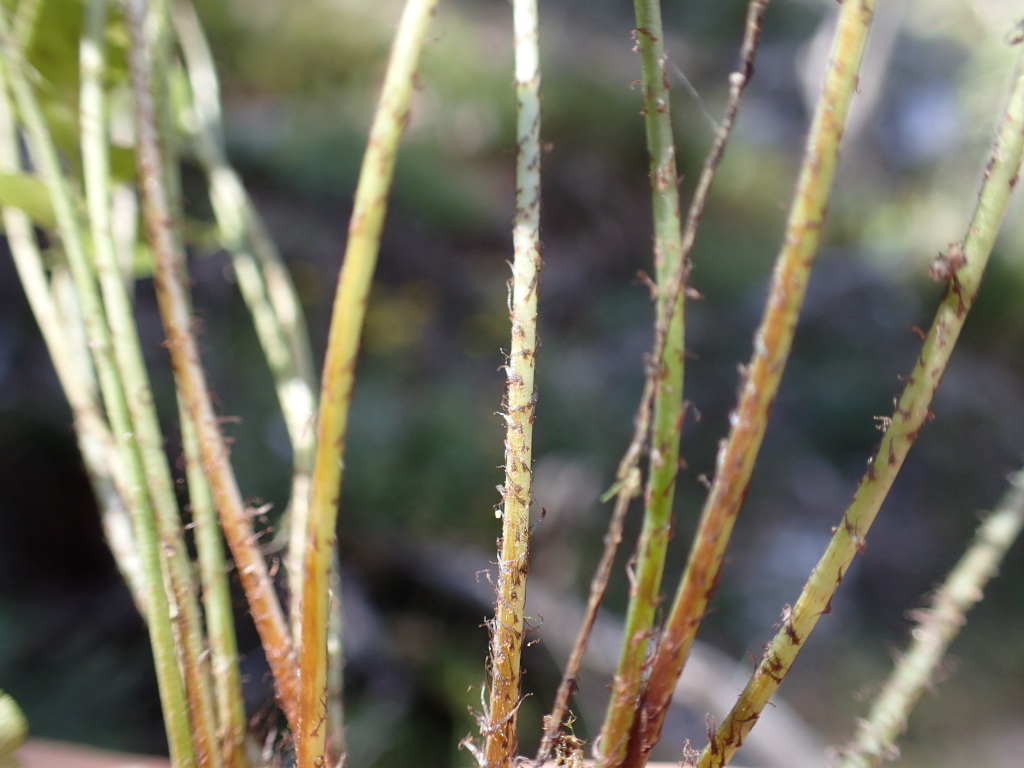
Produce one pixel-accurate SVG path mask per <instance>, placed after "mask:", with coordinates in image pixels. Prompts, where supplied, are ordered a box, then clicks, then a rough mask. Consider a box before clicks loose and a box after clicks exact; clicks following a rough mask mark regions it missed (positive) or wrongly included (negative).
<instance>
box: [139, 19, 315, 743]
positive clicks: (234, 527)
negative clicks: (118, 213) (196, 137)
mask: <svg viewBox="0 0 1024 768" xmlns="http://www.w3.org/2000/svg"><path fill="white" fill-rule="evenodd" d="M146 7H147V3H146V2H145V0H128V2H127V3H126V4H125V9H126V18H127V20H128V30H129V35H130V39H131V45H130V49H129V65H130V69H131V75H132V85H133V96H134V99H135V113H136V133H137V149H136V162H137V163H138V167H139V183H140V188H141V193H142V208H143V215H144V219H145V224H146V233H147V237H148V240H149V242H150V246H151V247H152V249H153V253H154V256H155V260H156V273H155V275H154V285H155V288H156V294H157V302H158V304H159V307H160V315H161V318H162V319H163V323H164V330H165V332H166V334H167V344H168V349H169V351H170V354H171V363H172V366H173V368H174V374H175V381H176V383H177V386H178V391H179V394H180V396H181V399H182V401H183V402H184V403H185V404H186V406H187V409H188V411H189V414H190V416H191V418H192V420H193V422H194V424H195V428H196V431H197V434H198V437H199V447H200V452H201V455H202V462H203V469H204V471H205V473H206V476H207V480H208V481H209V483H210V489H211V491H212V493H213V497H214V500H215V502H216V505H217V510H218V512H219V514H220V519H221V525H222V527H223V530H224V535H225V538H226V539H227V541H228V545H229V547H230V548H231V551H232V554H233V555H234V559H235V564H236V567H237V569H238V574H239V576H240V578H241V581H242V586H243V588H244V590H245V593H246V597H247V599H248V603H249V609H250V612H251V614H252V617H253V621H254V622H255V624H256V628H257V631H258V632H259V634H260V639H261V641H262V643H263V648H264V651H265V652H266V655H267V661H268V664H269V666H270V669H271V672H272V674H273V677H274V684H275V690H276V694H277V700H278V703H279V705H280V706H281V708H282V710H283V711H284V713H285V716H286V718H287V719H288V722H289V723H295V721H296V701H297V698H298V696H297V690H296V688H297V683H298V675H297V673H296V668H295V659H294V654H293V651H292V643H291V637H290V635H289V633H288V629H287V626H286V624H285V621H284V616H283V612H282V610H281V605H280V603H279V602H278V599H277V595H276V593H275V592H274V585H273V581H272V579H271V578H270V575H269V573H268V571H267V566H266V563H265V561H264V559H263V554H262V552H261V551H260V548H259V545H258V544H257V542H256V538H255V535H254V534H253V531H252V521H251V517H250V515H249V514H248V512H247V510H246V508H245V504H244V503H243V501H242V495H241V492H240V491H239V489H238V485H237V482H236V480H235V477H234V473H233V471H232V469H231V465H230V461H229V456H228V449H227V446H226V444H225V442H224V438H223V436H222V435H221V432H220V426H219V424H218V423H217V417H216V414H215V412H214V410H213V404H212V402H211V400H210V394H209V388H208V387H207V384H206V376H205V373H204V371H203V368H202V364H201V362H200V358H199V352H198V349H197V346H196V341H195V337H194V336H193V334H192V330H191V323H192V319H191V313H190V310H189V301H188V296H187V292H186V289H185V286H184V284H183V276H182V272H183V265H184V256H183V254H182V253H181V252H180V251H179V249H178V246H177V244H176V242H175V238H174V235H173V233H172V231H171V218H170V216H171V214H170V211H171V204H170V201H169V200H168V198H167V188H166V187H165V184H164V161H163V159H162V156H161V151H160V146H159V133H158V130H157V125H156V112H155V109H154V105H153V95H152V80H153V76H152V69H151V62H150V57H149V54H148V51H147V46H146V36H145V31H144V29H145V19H146Z"/></svg>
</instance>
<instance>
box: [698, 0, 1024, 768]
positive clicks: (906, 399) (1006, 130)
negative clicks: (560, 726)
mask: <svg viewBox="0 0 1024 768" xmlns="http://www.w3.org/2000/svg"><path fill="white" fill-rule="evenodd" d="M850 3H851V0H847V3H846V5H849V4H850ZM846 5H844V10H845V8H846ZM1022 151H1024V69H1021V68H1020V67H1018V72H1017V75H1016V80H1015V83H1014V86H1013V90H1012V93H1011V95H1010V100H1009V104H1008V106H1007V108H1006V113H1005V114H1004V116H1003V118H1002V121H1001V124H1000V125H999V129H998V134H997V138H996V142H995V145H994V146H993V150H992V154H991V156H990V158H989V161H988V163H987V164H986V166H985V176H984V180H983V182H982V186H981V193H980V195H979V199H978V205H977V208H976V209H975V212H974V217H973V218H972V220H971V222H970V225H969V226H968V228H967V234H966V236H965V237H964V240H963V243H954V244H952V245H951V246H950V247H949V250H948V252H947V253H946V254H945V255H944V256H943V257H941V258H940V260H939V261H938V262H937V263H936V269H935V273H936V274H939V275H948V276H949V284H948V287H947V289H946V295H945V296H944V297H943V299H942V302H941V304H940V305H939V309H938V312H937V313H936V315H935V319H934V320H933V322H932V325H931V329H930V330H929V332H928V335H927V337H926V339H925V342H924V346H923V348H922V350H921V356H920V357H919V358H918V361H917V364H916V365H915V366H914V369H913V371H912V372H911V374H910V376H909V377H908V378H907V380H906V387H905V389H904V390H903V393H902V394H901V395H900V397H899V400H898V402H897V404H896V409H895V411H894V412H893V414H892V416H891V417H890V418H889V419H888V420H887V426H886V430H885V434H884V436H883V437H882V442H881V444H880V445H879V447H878V450H877V451H876V452H875V455H874V456H873V457H872V459H871V462H870V464H869V467H868V471H867V473H866V474H865V475H864V477H863V478H861V481H860V484H859V486H858V487H857V492H856V494H855V495H854V498H853V501H852V502H851V504H850V506H849V507H848V508H847V510H846V513H845V514H844V515H843V518H842V520H841V521H840V523H839V526H838V527H837V528H836V532H835V535H834V536H833V537H832V541H831V542H830V544H829V546H828V548H827V549H826V550H825V553H824V555H822V558H821V560H819V561H818V564H817V566H815V568H814V571H813V572H812V573H811V576H810V579H808V581H807V584H806V585H805V586H804V589H803V592H802V593H801V594H800V598H799V599H798V600H797V603H796V605H795V606H793V608H792V610H787V611H785V613H784V615H783V618H782V622H781V625H780V629H779V631H778V633H777V634H776V635H775V637H774V639H773V640H772V642H771V644H770V645H769V646H768V647H767V649H766V650H765V653H764V656H763V658H762V659H761V662H760V664H759V665H758V668H757V670H756V671H755V673H754V676H753V677H752V678H751V679H750V681H749V682H748V683H747V686H746V687H745V688H744V689H743V692H742V694H741V695H740V698H739V700H738V701H737V702H736V705H735V706H734V707H733V709H732V711H731V712H730V713H729V715H728V717H727V718H726V719H725V721H724V722H723V723H722V725H721V727H720V728H719V729H718V731H717V732H716V733H715V735H714V737H713V738H712V740H711V743H710V744H709V745H708V747H707V748H706V749H705V750H704V752H703V753H702V755H701V759H700V766H701V768H716V767H717V766H722V765H725V764H726V763H727V762H728V760H729V759H730V758H731V757H732V755H733V753H734V752H735V751H736V749H737V748H738V746H739V744H740V743H741V742H742V741H743V739H744V737H745V736H746V734H747V732H748V731H749V730H750V729H751V728H752V727H753V725H754V723H755V722H756V721H757V719H758V717H760V715H761V712H762V710H763V709H764V707H765V706H766V705H767V703H768V701H769V699H770V698H771V696H772V695H773V694H774V692H775V690H776V689H777V688H778V686H779V683H780V682H781V681H782V679H783V678H784V677H785V675H786V673H787V672H788V671H789V669H790V667H791V666H792V664H793V661H794V660H795V659H796V656H797V654H798V653H799V652H800V648H801V647H802V646H803V644H804V643H805V642H806V641H807V638H808V636H809V635H810V634H811V632H812V631H813V630H814V627H815V626H816V625H817V623H818V619H820V618H821V617H822V616H823V615H824V614H826V613H828V612H829V610H830V606H831V600H832V595H833V594H834V592H835V590H836V589H837V588H838V587H839V584H840V583H841V582H842V580H843V576H844V575H845V574H846V570H847V568H849V567H850V563H851V562H852V561H853V558H854V557H855V556H856V554H857V553H858V552H859V551H862V550H863V549H864V548H865V547H866V538H867V534H868V529H869V528H870V527H871V524H872V523H873V522H874V519H875V517H876V515H877V514H878V509H879V507H880V506H881V504H882V502H883V501H884V500H885V497H886V494H888V492H889V489H890V488H891V487H892V483H893V481H894V480H895V478H896V474H897V473H898V472H899V469H900V467H901V466H902V465H903V461H904V459H906V457H907V453H908V452H909V451H910V446H911V445H912V444H913V443H914V440H915V439H916V438H917V435H918V433H920V431H921V429H923V428H924V425H925V423H926V422H927V421H928V420H929V419H930V418H931V417H932V413H931V410H930V405H931V401H932V396H933V395H934V394H935V390H936V389H937V388H938V386H939V381H940V380H941V378H942V374H943V372H944V371H945V369H946V364H947V362H948V361H949V358H950V355H951V354H952V352H953V347H954V345H955V344H956V340H957V337H958V336H959V334H960V330H961V328H962V327H963V324H964V320H965V319H966V318H967V312H968V310H969V309H970V308H971V305H972V304H973V303H974V299H975V297H976V296H977V293H978V288H979V286H980V284H981V276H982V273H983V272H984V269H985V265H986V264H987V263H988V259H989V255H990V254H991V251H992V245H993V243H994V242H995V238H996V233H997V232H998V230H999V226H1000V223H1001V222H1002V220H1003V216H1004V214H1005V212H1006V206H1007V203H1008V201H1009V198H1010V192H1011V191H1012V189H1013V186H1014V184H1015V183H1016V181H1017V173H1018V170H1019V168H1020V164H1021V157H1022Z"/></svg>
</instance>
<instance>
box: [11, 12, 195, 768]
mask: <svg viewBox="0 0 1024 768" xmlns="http://www.w3.org/2000/svg"><path fill="white" fill-rule="evenodd" d="M0 36H2V37H4V38H5V39H10V27H9V24H8V21H7V16H6V13H0ZM2 49H3V59H4V67H5V69H6V71H7V74H8V77H9V79H10V85H11V89H12V91H13V93H14V97H15V100H16V102H17V105H18V110H19V112H20V114H21V116H22V120H23V121H24V125H25V130H26V136H27V140H28V145H29V150H30V154H31V156H32V158H33V161H34V162H35V164H36V166H37V167H38V169H39V173H40V176H41V177H42V179H43V181H44V182H45V184H46V186H47V188H48V189H49V192H50V200H51V203H52V206H53V210H54V214H55V217H56V220H57V229H58V232H59V234H60V237H61V241H62V243H63V246H64V253H65V255H66V257H67V260H68V265H69V267H70V270H71V274H72V277H73V280H74V283H75V290H76V293H77V297H78V300H79V302H80V303H81V308H82V314H83V320H84V324H85V327H86V333H87V336H88V341H89V347H90V350H91V352H92V355H93V357H94V360H95V369H96V371H97V373H98V376H99V383H100V388H101V391H102V393H103V401H104V405H105V407H106V410H107V413H108V415H109V417H110V421H111V426H112V428H113V432H114V434H115V435H118V436H120V439H119V441H118V442H119V447H120V450H121V455H122V457H123V460H124V463H125V468H126V488H127V490H128V492H129V497H128V499H127V501H128V503H129V508H130V510H131V514H132V519H133V525H134V528H135V537H136V542H137V544H138V548H139V555H140V560H141V565H142V569H143V572H144V574H145V576H144V580H145V584H146V586H145V590H146V594H145V598H144V603H145V605H146V610H147V613H146V616H147V618H148V621H149V626H150V632H151V637H152V641H153V642H152V648H153V658H154V662H155V664H156V669H157V679H158V684H159V689H160V696H161V702H162V704H163V710H164V720H165V723H166V725H167V729H168V740H169V743H170V748H171V758H172V760H173V762H174V765H175V768H179V767H181V766H191V765H195V762H196V758H197V755H196V752H195V750H194V747H193V744H192V740H191V734H190V728H189V722H188V714H189V710H188V705H187V702H186V691H185V687H184V684H183V681H182V679H181V676H180V674H179V671H178V667H177V660H176V658H175V653H174V649H175V642H174V630H173V627H172V626H171V611H170V607H169V605H168V597H167V591H166V590H167V584H166V583H165V579H164V575H163V572H162V567H161V558H160V553H161V551H162V548H163V542H162V541H161V540H160V534H159V533H158V530H157V525H156V521H155V516H154V511H153V507H152V505H151V500H150V498H149V496H148V495H147V492H146V476H145V475H146V473H145V468H144V466H143V461H142V457H141V456H140V451H139V446H138V445H137V444H136V442H135V438H134V437H133V435H134V428H133V424H132V418H131V415H130V410H129V403H128V397H127V395H126V392H125V384H124V382H123V381H122V379H121V375H120V373H119V370H118V366H117V361H116V357H115V354H114V347H113V340H112V339H111V331H110V327H109V325H108V320H107V317H106V314H105V312H104V307H103V301H102V299H101V297H100V292H99V289H98V287H97V285H96V275H95V272H94V270H93V268H92V265H91V263H90V260H89V258H88V256H87V254H86V249H85V244H84V240H83V236H82V232H81V223H80V221H79V219H78V217H77V216H76V214H75V210H74V203H73V194H72V191H71V188H70V185H69V182H68V180H67V178H65V176H64V174H63V171H62V169H61V165H60V160H59V158H58V156H57V150H56V147H55V146H54V143H53V140H52V138H51V136H50V132H49V129H48V128H47V126H46V123H45V120H44V118H43V116H42V112H41V109H40V106H39V104H38V102H37V101H36V98H35V95H34V94H33V92H32V89H31V87H30V85H29V83H28V79H27V77H26V76H25V73H24V62H23V60H22V54H21V50H20V48H18V47H16V46H13V45H6V46H2Z"/></svg>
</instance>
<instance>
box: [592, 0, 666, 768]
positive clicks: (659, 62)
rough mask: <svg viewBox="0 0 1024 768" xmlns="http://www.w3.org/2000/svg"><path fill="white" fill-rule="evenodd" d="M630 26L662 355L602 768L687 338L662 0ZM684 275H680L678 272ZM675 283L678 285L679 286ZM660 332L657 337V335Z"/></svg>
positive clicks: (653, 559) (626, 671) (657, 521)
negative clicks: (640, 93) (637, 66)
mask: <svg viewBox="0 0 1024 768" xmlns="http://www.w3.org/2000/svg"><path fill="white" fill-rule="evenodd" d="M634 7H635V11H636V24H637V28H636V30H635V31H634V33H633V34H634V38H635V40H636V47H637V50H639V52H640V59H641V68H642V72H643V79H642V83H643V89H644V105H643V114H644V121H645V125H646V131H647V151H648V154H649V156H650V168H649V172H650V184H651V202H652V208H653V217H654V266H655V274H656V278H657V286H658V296H657V318H658V321H657V322H658V328H659V336H660V337H661V338H659V339H658V340H657V342H656V343H658V344H660V345H662V350H663V351H662V354H661V355H660V357H659V358H658V359H656V360H654V361H653V362H652V365H653V366H654V370H653V371H652V373H651V374H649V375H650V376H651V377H653V379H654V382H655V389H654V394H653V398H654V400H653V403H654V404H653V418H652V422H651V424H652V428H651V437H650V446H649V449H648V456H649V471H648V472H649V474H648V480H647V486H646V489H645V492H644V519H643V527H642V529H641V532H640V540H639V542H638V543H637V552H636V568H635V572H634V574H633V576H632V577H631V580H630V599H629V608H628V610H627V613H626V628H625V634H624V637H623V643H622V651H621V653H620V656H619V662H618V666H617V668H616V670H615V677H614V679H613V681H612V692H611V698H610V700H609V702H608V710H607V713H606V715H605V721H604V725H603V727H602V729H601V735H600V737H599V738H598V740H597V743H596V744H595V747H594V756H595V758H596V760H597V765H598V766H600V767H601V768H608V767H609V766H617V765H620V764H621V763H622V761H623V759H624V758H625V756H626V748H627V745H628V741H629V732H630V729H631V727H632V725H633V718H634V717H635V715H636V712H637V702H638V699H639V695H640V689H641V686H642V684H643V668H644V661H645V659H646V658H647V653H648V646H649V640H650V636H651V633H652V628H653V624H654V613H655V609H656V608H657V605H658V603H659V601H660V590H661V577H662V574H663V572H664V569H665V554H666V551H667V548H668V541H669V536H670V533H671V528H672V503H673V500H674V498H675V485H676V476H677V474H678V471H679V438H680V434H681V431H682V422H683V415H684V406H683V374H684V363H683V359H684V337H685V324H684V323H685V321H684V312H685V296H686V293H685V291H684V290H681V289H677V290H673V287H672V286H673V285H674V284H676V283H677V282H678V278H677V275H685V262H684V255H683V243H682V231H681V230H682V218H681V214H680V204H679V178H678V171H677V168H676V149H675V144H674V141H673V138H672V113H671V107H670V98H669V90H668V73H667V71H666V63H667V54H666V52H665V42H664V31H663V28H662V22H661V4H660V0H635V3H634ZM684 279H685V277H684ZM680 287H681V286H680ZM662 338H663V341H662Z"/></svg>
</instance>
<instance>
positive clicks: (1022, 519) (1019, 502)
mask: <svg viewBox="0 0 1024 768" xmlns="http://www.w3.org/2000/svg"><path fill="white" fill-rule="evenodd" d="M1022 527H1024V474H1021V473H1020V472H1018V473H1017V474H1015V475H1014V476H1013V477H1011V478H1010V488H1009V490H1008V491H1007V492H1006V494H1005V495H1004V496H1003V498H1002V500H1001V501H1000V502H999V505H998V506H997V507H996V509H995V511H994V512H992V514H990V515H988V516H987V517H986V518H985V520H984V521H983V522H982V523H981V525H980V526H979V527H978V531H977V533H976V534H975V536H974V541H972V542H971V544H970V546H969V547H968V548H967V551H966V552H964V555H963V557H961V558H960V561H959V562H958V563H957V564H956V567H955V568H953V570H952V571H951V572H950V574H949V576H948V577H947V578H946V581H945V583H944V584H943V585H942V586H941V587H939V589H938V591H937V592H936V593H935V597H934V598H933V599H932V602H931V606H929V607H928V608H926V609H924V610H921V611H917V612H916V616H915V617H916V619H917V626H915V627H914V629H913V631H912V632H911V637H912V638H913V640H912V642H911V644H910V647H908V648H907V651H906V653H904V654H903V655H902V656H901V657H900V658H899V660H898V661H897V662H896V667H895V668H894V669H893V672H892V674H891V675H890V676H889V679H888V680H887V681H886V682H885V685H883V686H882V690H881V692H880V693H879V694H878V696H877V698H876V699H875V701H874V703H873V704H872V705H871V712H870V714H868V716H867V718H865V719H864V720H861V721H859V723H858V725H857V733H856V735H855V736H854V739H853V742H852V743H851V744H850V745H849V746H848V747H846V748H845V749H844V750H843V753H842V758H841V760H840V762H839V766H838V768H870V767H871V766H877V765H880V764H881V763H882V761H883V760H886V759H891V756H892V755H893V754H894V753H896V752H898V750H897V749H896V747H895V744H896V739H897V738H898V737H899V735H900V734H901V733H903V731H905V730H906V728H907V718H908V717H909V716H910V712H911V711H912V710H913V709H914V706H915V705H916V704H917V702H918V700H919V699H920V698H921V694H922V693H923V692H924V691H925V689H926V688H927V687H928V686H929V685H930V684H931V683H932V680H933V677H934V675H935V672H936V670H937V669H938V668H939V664H940V663H941V662H942V657H943V656H944V655H945V653H946V650H947V649H948V648H949V644H950V643H951V642H952V641H953V640H954V639H955V638H956V636H957V635H958V634H959V633H960V630H961V628H963V626H964V624H965V623H966V618H965V617H966V614H967V612H968V611H969V610H971V608H973V607H974V605H975V604H976V603H977V602H978V601H979V600H981V598H982V594H983V591H984V589H985V585H986V584H988V582H989V580H991V579H992V578H993V577H994V576H995V575H996V574H997V573H998V571H999V565H1000V563H1001V562H1002V561H1003V559H1004V558H1005V557H1006V553H1007V551H1008V550H1009V549H1010V547H1011V546H1012V545H1013V543H1014V542H1015V541H1016V540H1017V538H1018V537H1019V536H1020V532H1021V528H1022Z"/></svg>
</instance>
